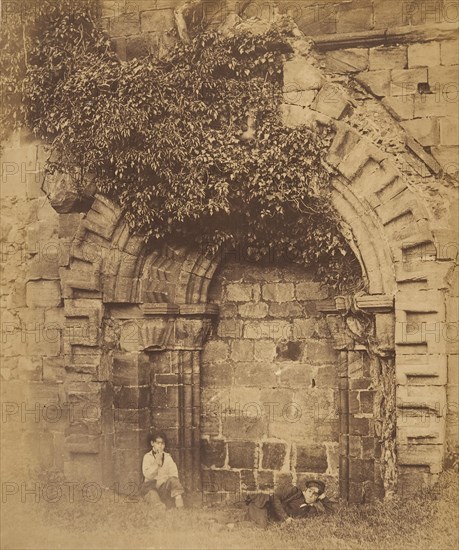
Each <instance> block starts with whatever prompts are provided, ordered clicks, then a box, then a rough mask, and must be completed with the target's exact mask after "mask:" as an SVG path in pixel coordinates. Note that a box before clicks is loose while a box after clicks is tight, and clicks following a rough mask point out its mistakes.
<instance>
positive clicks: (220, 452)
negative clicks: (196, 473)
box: [201, 439, 252, 468]
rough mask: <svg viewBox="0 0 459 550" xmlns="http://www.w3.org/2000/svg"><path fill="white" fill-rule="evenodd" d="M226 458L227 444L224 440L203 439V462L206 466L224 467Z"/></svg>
mask: <svg viewBox="0 0 459 550" xmlns="http://www.w3.org/2000/svg"><path fill="white" fill-rule="evenodd" d="M225 459H226V444H225V442H224V441H223V440H221V439H211V440H206V439H203V440H201V462H202V464H203V465H204V466H207V467H209V468H210V467H214V468H223V466H224V465H225ZM250 467H252V466H250Z"/></svg>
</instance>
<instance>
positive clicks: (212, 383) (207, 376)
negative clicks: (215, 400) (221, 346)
mask: <svg viewBox="0 0 459 550" xmlns="http://www.w3.org/2000/svg"><path fill="white" fill-rule="evenodd" d="M201 378H202V385H203V386H204V387H218V388H225V387H228V386H231V384H232V383H233V369H232V367H231V366H230V365H228V364H226V363H222V364H220V365H214V364H213V363H204V364H203V365H202V367H201Z"/></svg>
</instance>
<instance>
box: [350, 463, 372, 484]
mask: <svg viewBox="0 0 459 550" xmlns="http://www.w3.org/2000/svg"><path fill="white" fill-rule="evenodd" d="M349 478H350V479H351V480H352V481H373V479H374V461H373V460H363V459H359V458H350V459H349Z"/></svg>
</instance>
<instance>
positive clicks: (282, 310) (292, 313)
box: [269, 302, 303, 317]
mask: <svg viewBox="0 0 459 550" xmlns="http://www.w3.org/2000/svg"><path fill="white" fill-rule="evenodd" d="M269 314H270V315H271V316H272V317H301V316H302V315H303V307H302V305H301V304H299V303H298V302H283V303H282V304H276V303H273V304H271V305H270V306H269Z"/></svg>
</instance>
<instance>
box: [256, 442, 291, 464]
mask: <svg viewBox="0 0 459 550" xmlns="http://www.w3.org/2000/svg"><path fill="white" fill-rule="evenodd" d="M286 454H287V449H286V446H285V443H263V446H262V456H263V460H262V464H261V467H262V468H263V469H264V470H282V467H283V465H284V461H285V457H286Z"/></svg>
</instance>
